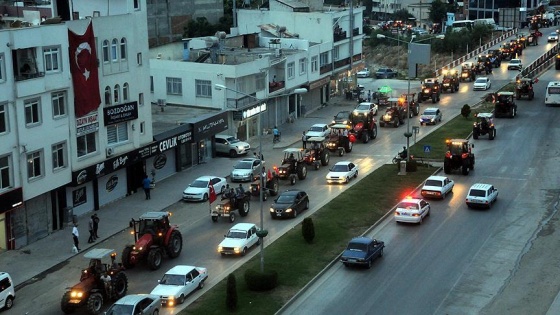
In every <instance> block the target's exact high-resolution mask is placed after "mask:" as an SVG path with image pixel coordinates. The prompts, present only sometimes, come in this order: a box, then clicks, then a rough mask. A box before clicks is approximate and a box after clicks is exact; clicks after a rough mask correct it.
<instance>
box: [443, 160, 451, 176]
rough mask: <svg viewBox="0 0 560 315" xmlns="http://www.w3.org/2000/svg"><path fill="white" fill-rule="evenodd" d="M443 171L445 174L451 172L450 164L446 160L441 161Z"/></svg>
mask: <svg viewBox="0 0 560 315" xmlns="http://www.w3.org/2000/svg"><path fill="white" fill-rule="evenodd" d="M443 172H444V173H445V174H450V173H451V165H449V162H448V161H445V162H443Z"/></svg>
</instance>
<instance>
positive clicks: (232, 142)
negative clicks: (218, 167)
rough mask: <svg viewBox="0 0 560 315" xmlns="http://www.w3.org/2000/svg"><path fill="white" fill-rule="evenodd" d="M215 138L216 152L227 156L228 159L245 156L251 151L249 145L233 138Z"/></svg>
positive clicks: (226, 136) (218, 136)
mask: <svg viewBox="0 0 560 315" xmlns="http://www.w3.org/2000/svg"><path fill="white" fill-rule="evenodd" d="M215 138H216V140H215V144H216V152H217V153H222V154H227V155H229V156H230V157H236V156H238V155H242V154H247V153H248V152H249V150H250V149H251V145H250V144H248V143H247V142H243V141H240V140H239V139H237V138H236V137H234V136H228V135H216V136H215Z"/></svg>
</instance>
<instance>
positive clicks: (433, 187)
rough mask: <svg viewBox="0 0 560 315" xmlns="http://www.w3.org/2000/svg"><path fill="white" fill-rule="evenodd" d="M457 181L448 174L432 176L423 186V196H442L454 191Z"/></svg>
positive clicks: (442, 197)
mask: <svg viewBox="0 0 560 315" xmlns="http://www.w3.org/2000/svg"><path fill="white" fill-rule="evenodd" d="M454 186H455V181H453V180H452V179H449V177H447V176H430V177H428V178H427V179H426V181H425V182H424V186H422V191H421V194H422V197H424V198H441V199H445V196H447V195H448V194H450V193H452V192H453V187H454Z"/></svg>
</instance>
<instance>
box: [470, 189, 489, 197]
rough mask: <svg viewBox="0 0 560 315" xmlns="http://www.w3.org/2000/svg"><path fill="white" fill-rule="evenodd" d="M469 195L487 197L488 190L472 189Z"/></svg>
mask: <svg viewBox="0 0 560 315" xmlns="http://www.w3.org/2000/svg"><path fill="white" fill-rule="evenodd" d="M469 196H472V197H485V196H486V192H485V191H484V190H480V189H471V191H469Z"/></svg>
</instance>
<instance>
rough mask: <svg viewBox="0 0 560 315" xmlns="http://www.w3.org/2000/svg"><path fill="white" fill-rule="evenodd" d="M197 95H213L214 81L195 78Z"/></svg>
mask: <svg viewBox="0 0 560 315" xmlns="http://www.w3.org/2000/svg"><path fill="white" fill-rule="evenodd" d="M195 84H196V96H197V97H212V81H208V80H195Z"/></svg>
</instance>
